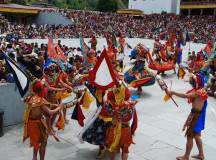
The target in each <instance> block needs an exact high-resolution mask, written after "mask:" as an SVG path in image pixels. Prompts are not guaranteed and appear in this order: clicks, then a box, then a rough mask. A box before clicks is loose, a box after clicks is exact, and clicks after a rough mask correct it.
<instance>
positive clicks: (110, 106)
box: [105, 86, 134, 153]
mask: <svg viewBox="0 0 216 160" xmlns="http://www.w3.org/2000/svg"><path fill="white" fill-rule="evenodd" d="M129 97H130V91H129V90H128V89H127V88H125V87H124V86H120V87H118V88H116V89H114V90H113V91H110V92H108V95H107V99H108V102H107V103H106V105H105V108H106V110H107V113H108V114H110V116H112V117H113V122H112V125H111V126H110V127H109V128H108V130H107V136H106V145H107V147H108V149H109V151H110V152H115V151H118V150H119V149H120V148H121V149H122V150H123V152H124V153H129V150H128V149H129V146H130V145H131V144H132V143H133V139H132V133H131V127H130V126H129V121H130V120H131V119H132V117H133V113H134V108H133V105H134V104H133V103H131V101H129Z"/></svg>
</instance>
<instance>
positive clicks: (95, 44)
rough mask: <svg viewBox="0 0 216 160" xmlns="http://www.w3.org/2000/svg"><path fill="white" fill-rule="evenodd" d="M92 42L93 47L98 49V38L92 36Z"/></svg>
mask: <svg viewBox="0 0 216 160" xmlns="http://www.w3.org/2000/svg"><path fill="white" fill-rule="evenodd" d="M90 43H91V49H93V50H95V51H96V48H97V39H96V37H95V36H92V38H91V40H90Z"/></svg>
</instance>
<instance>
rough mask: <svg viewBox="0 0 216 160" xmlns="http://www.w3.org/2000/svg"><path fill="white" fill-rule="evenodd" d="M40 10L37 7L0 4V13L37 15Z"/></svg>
mask: <svg viewBox="0 0 216 160" xmlns="http://www.w3.org/2000/svg"><path fill="white" fill-rule="evenodd" d="M40 10H41V8H39V7H31V6H24V5H19V4H13V3H8V4H0V12H8V13H29V14H37V13H38V12H39V11H40Z"/></svg>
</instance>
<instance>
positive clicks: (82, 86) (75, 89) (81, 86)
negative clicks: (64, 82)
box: [73, 85, 86, 93]
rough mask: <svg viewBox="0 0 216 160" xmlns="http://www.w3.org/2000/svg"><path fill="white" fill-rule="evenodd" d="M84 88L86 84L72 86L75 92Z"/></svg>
mask: <svg viewBox="0 0 216 160" xmlns="http://www.w3.org/2000/svg"><path fill="white" fill-rule="evenodd" d="M85 89H86V86H85V85H80V86H75V87H74V88H73V91H74V92H75V93H78V92H83V91H85Z"/></svg>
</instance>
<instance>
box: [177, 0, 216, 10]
mask: <svg viewBox="0 0 216 160" xmlns="http://www.w3.org/2000/svg"><path fill="white" fill-rule="evenodd" d="M180 8H181V9H201V8H202V9H208V8H216V2H211V1H210V2H181V5H180Z"/></svg>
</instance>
